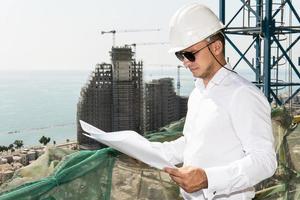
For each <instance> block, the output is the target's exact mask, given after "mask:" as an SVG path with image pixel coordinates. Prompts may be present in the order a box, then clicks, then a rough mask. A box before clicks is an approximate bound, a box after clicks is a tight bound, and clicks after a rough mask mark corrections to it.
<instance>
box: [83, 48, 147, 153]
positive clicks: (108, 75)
mask: <svg viewBox="0 0 300 200" xmlns="http://www.w3.org/2000/svg"><path fill="white" fill-rule="evenodd" d="M110 53H111V59H112V64H106V63H102V64H97V65H96V68H95V70H94V71H93V72H92V74H91V75H90V77H89V79H88V81H87V84H86V85H85V86H84V87H83V88H82V90H81V93H80V98H79V102H78V105H77V139H78V143H79V144H80V148H81V149H98V148H101V147H104V145H101V144H100V143H98V142H96V141H95V140H91V139H90V138H88V137H86V136H84V135H82V133H83V130H82V129H81V127H80V124H79V120H83V121H86V122H88V123H90V124H92V125H93V126H96V127H99V128H101V129H102V130H104V131H107V132H111V131H119V130H128V129H129V130H134V131H136V132H138V133H141V134H143V87H142V82H143V79H142V77H143V74H142V66H143V63H142V62H136V61H135V60H134V59H133V58H132V56H133V52H132V50H131V48H127V47H113V48H112V51H111V52H110Z"/></svg>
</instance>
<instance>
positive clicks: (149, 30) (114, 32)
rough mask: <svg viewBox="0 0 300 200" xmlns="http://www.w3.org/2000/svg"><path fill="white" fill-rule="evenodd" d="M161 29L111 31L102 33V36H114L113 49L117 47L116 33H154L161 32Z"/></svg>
mask: <svg viewBox="0 0 300 200" xmlns="http://www.w3.org/2000/svg"><path fill="white" fill-rule="evenodd" d="M160 30H161V29H159V28H157V29H129V30H110V31H101V35H103V34H107V33H110V34H112V39H113V47H115V45H116V33H132V32H152V31H160Z"/></svg>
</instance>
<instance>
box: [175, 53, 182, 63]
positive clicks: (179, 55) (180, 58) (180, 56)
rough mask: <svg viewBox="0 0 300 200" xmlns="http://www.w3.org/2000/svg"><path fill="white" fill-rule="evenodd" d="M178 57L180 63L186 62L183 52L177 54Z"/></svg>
mask: <svg viewBox="0 0 300 200" xmlns="http://www.w3.org/2000/svg"><path fill="white" fill-rule="evenodd" d="M175 55H176V57H177V58H178V59H179V60H180V61H183V60H184V57H183V54H182V52H180V51H178V52H176V53H175Z"/></svg>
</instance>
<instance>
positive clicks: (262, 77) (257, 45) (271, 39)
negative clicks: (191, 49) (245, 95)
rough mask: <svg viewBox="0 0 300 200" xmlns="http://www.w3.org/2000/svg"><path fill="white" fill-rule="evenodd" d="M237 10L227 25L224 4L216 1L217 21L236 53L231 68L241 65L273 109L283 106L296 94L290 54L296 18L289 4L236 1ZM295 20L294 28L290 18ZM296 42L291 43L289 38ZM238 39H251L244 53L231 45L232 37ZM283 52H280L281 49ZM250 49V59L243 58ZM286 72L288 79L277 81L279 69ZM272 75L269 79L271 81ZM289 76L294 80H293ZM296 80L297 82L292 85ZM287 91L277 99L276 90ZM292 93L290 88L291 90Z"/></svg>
mask: <svg viewBox="0 0 300 200" xmlns="http://www.w3.org/2000/svg"><path fill="white" fill-rule="evenodd" d="M240 2H241V7H240V8H239V9H238V11H237V12H236V13H235V14H234V16H233V17H232V18H231V19H230V20H229V21H228V22H226V21H225V0H219V3H220V9H219V16H220V20H221V21H222V22H223V23H224V24H226V27H225V33H226V35H225V38H226V41H227V42H228V43H229V44H230V45H231V46H232V47H233V49H234V50H235V52H237V53H238V55H239V56H240V58H239V59H238V60H237V62H236V63H235V64H234V65H233V69H234V68H236V67H237V66H238V65H239V64H240V62H241V61H243V62H244V63H246V65H247V66H249V67H250V68H251V70H252V71H253V72H254V74H255V81H253V82H254V83H255V84H256V85H257V86H258V87H260V88H262V89H263V92H264V94H265V95H266V97H267V98H268V100H269V101H270V102H273V103H274V104H275V105H279V106H280V105H285V104H287V103H289V101H290V100H291V99H292V98H293V97H294V96H296V95H297V94H298V93H299V91H300V88H299V86H300V82H299V78H300V73H299V71H298V69H297V68H296V65H295V63H296V61H295V60H293V58H292V55H291V50H292V49H293V48H294V47H295V44H296V43H297V42H298V41H299V39H300V35H299V33H300V26H299V23H300V17H299V15H298V13H297V11H296V10H295V7H294V6H293V4H292V1H291V0H276V1H275V0H274V1H272V0H265V1H264V0H255V1H254V0H252V1H250V0H247V1H245V0H240ZM287 9H288V11H289V12H290V15H289V17H284V16H285V13H286V12H287ZM240 13H243V14H242V19H241V18H239V19H241V20H240V21H241V22H242V24H239V25H236V26H233V25H232V24H233V22H236V21H238V17H237V16H238V15H239V14H240ZM293 16H294V17H295V18H296V23H295V24H296V25H297V26H295V25H293V23H292V17H293ZM293 35H295V36H296V39H294V40H293V38H292V36H293ZM235 36H241V37H243V40H244V41H245V39H246V38H245V37H252V41H251V42H250V45H249V46H248V47H247V48H246V50H245V51H242V50H241V49H240V48H239V45H238V44H237V43H235V42H234V40H233V37H235ZM285 45H286V46H287V48H284V46H285ZM251 48H252V49H253V48H254V51H255V56H254V58H253V57H252V58H249V55H248V56H247V53H248V52H251V51H249V50H250V49H251ZM280 68H285V69H287V70H289V79H288V80H286V81H283V80H280V77H279V75H280V73H279V69H280ZM272 74H273V77H272ZM293 76H295V77H296V79H293ZM294 80H297V81H294ZM287 87H289V91H288V96H287V97H286V98H284V99H282V98H280V94H279V90H280V89H283V88H287ZM295 87H296V89H294V91H293V90H292V88H295Z"/></svg>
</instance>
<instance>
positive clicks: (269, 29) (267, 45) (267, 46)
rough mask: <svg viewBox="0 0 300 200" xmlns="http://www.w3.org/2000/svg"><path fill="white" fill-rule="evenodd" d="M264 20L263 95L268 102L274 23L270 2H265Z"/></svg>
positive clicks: (269, 0)
mask: <svg viewBox="0 0 300 200" xmlns="http://www.w3.org/2000/svg"><path fill="white" fill-rule="evenodd" d="M265 5H266V7H265V11H266V12H265V19H264V23H263V35H264V94H265V96H266V97H267V99H268V100H269V102H271V101H272V99H271V98H270V90H271V88H270V82H271V77H270V74H271V43H272V41H271V37H272V36H273V33H274V22H273V20H272V0H266V4H265Z"/></svg>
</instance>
